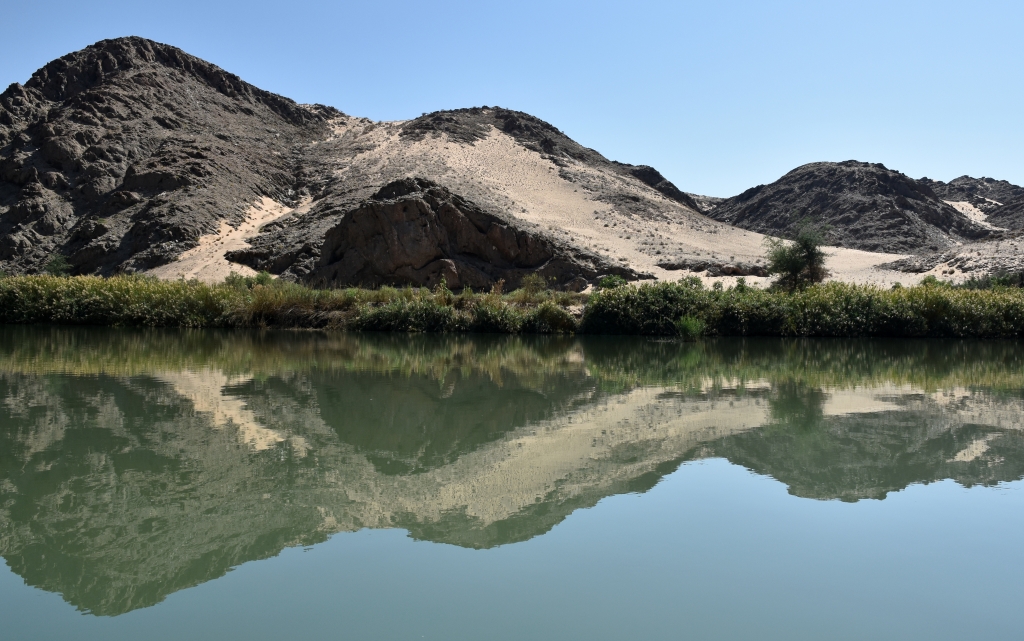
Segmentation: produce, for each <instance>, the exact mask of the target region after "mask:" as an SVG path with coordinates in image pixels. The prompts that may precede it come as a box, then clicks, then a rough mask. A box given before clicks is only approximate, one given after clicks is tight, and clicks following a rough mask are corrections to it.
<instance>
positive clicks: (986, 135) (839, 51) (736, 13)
mask: <svg viewBox="0 0 1024 641" xmlns="http://www.w3.org/2000/svg"><path fill="white" fill-rule="evenodd" d="M3 27H4V28H3V37H2V38H0V83H2V85H3V86H6V85H7V84H9V83H12V82H24V81H25V80H27V79H28V78H29V76H30V75H31V74H32V72H33V71H34V70H36V69H37V68H39V67H40V66H42V65H43V64H44V63H46V62H48V61H49V60H51V59H53V58H57V57H59V56H61V55H63V54H65V53H68V52H71V51H74V50H76V49H80V48H82V47H85V46H86V45H88V44H91V43H92V42H95V41H96V40H100V39H103V38H112V37H117V36H122V35H139V36H144V37H147V38H152V39H154V40H158V41H161V42H166V43H169V44H173V45H176V46H178V47H181V48H182V49H184V50H186V51H188V52H189V53H192V54H194V55H197V56H199V57H201V58H205V59H207V60H210V61H211V62H214V63H216V64H218V65H220V66H221V67H223V68H225V69H227V70H228V71H231V72H233V73H236V74H238V75H240V76H241V77H242V78H243V79H245V80H247V81H249V82H251V83H253V84H255V85H257V86H259V87H262V88H264V89H268V90H271V91H274V92H277V93H280V94H283V95H285V96H288V97H290V98H294V99H295V100H298V101H300V102H320V103H324V104H329V105H332V106H335V107H337V108H339V109H341V110H342V111H344V112H346V113H349V114H353V115H359V116H367V117H369V118H373V119H377V120H397V119H405V118H410V117H414V116H418V115H420V114H421V113H422V112H427V111H433V110H437V109H447V108H456V107H470V106H474V105H491V106H494V105H500V106H502V107H508V108H513V109H519V110H522V111H526V112H529V113H532V114H534V115H536V116H538V117H540V118H543V119H545V120H547V121H549V122H551V123H552V124H554V125H555V126H556V127H558V128H560V129H562V130H563V131H564V132H566V133H567V134H568V135H570V136H571V137H573V138H574V139H576V140H577V141H579V142H580V143H582V144H584V145H586V146H588V147H593V148H595V149H597V150H598V151H600V152H601V153H603V154H604V155H605V156H607V157H609V158H612V159H614V160H620V161H623V162H631V163H637V164H640V163H643V164H650V165H653V166H655V167H657V168H658V169H659V170H661V172H662V173H663V174H665V175H666V176H667V177H668V178H669V179H671V180H672V181H673V182H675V183H676V185H678V186H679V187H680V188H682V189H685V190H687V191H694V192H699V193H705V194H710V195H717V196H728V195H733V194H735V193H738V192H740V191H742V190H743V189H746V188H747V187H750V186H753V185H755V184H758V183H765V182H770V181H773V180H775V179H776V178H778V177H779V176H781V175H782V174H784V173H785V172H786V171H788V170H790V169H792V168H793V167H796V166H798V165H801V164H803V163H806V162H811V161H816V160H847V159H858V160H866V161H871V162H882V163H885V165H886V166H888V167H892V168H895V169H899V170H900V171H903V172H904V173H906V174H909V175H911V176H913V177H921V176H929V177H931V178H938V179H942V180H949V179H952V178H955V177H956V176H960V175H962V174H970V175H972V176H982V175H985V176H992V177H996V178H1003V179H1006V180H1010V181H1011V182H1014V183H1016V184H1024V127H1022V117H1024V2H1021V1H1020V0H1012V1H1011V0H1005V1H1001V2H987V1H984V0H973V1H971V2H947V1H942V0H932V1H928V2H926V1H901V0H886V1H874V0H859V1H857V2H848V1H829V0H822V1H820V2H795V1H775V2H767V1H762V2H746V1H732V2H730V1H717V2H714V1H709V0H703V1H701V2H645V1H641V0H633V1H630V2H614V3H613V2H599V1H590V2H558V1H557V0H548V1H546V2H533V1H531V0H520V1H516V2H508V1H506V2H500V3H488V2H482V1H478V2H450V1H444V0H436V1H434V2H401V1H391V0H376V1H374V2H323V1H321V2H305V1H298V0H292V1H289V2H262V1H260V0H250V1H248V2H214V1H206V2H193V1H191V0H177V1H175V2H160V3H151V2H143V1H134V2H89V1H88V0H76V1H73V2H66V1H63V0H60V1H51V2H47V3H45V4H41V3H33V2H7V3H5V6H4V9H3Z"/></svg>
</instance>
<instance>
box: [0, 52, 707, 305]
mask: <svg viewBox="0 0 1024 641" xmlns="http://www.w3.org/2000/svg"><path fill="white" fill-rule="evenodd" d="M406 179H414V180H418V181H424V180H425V181H429V182H431V183H432V184H434V185H436V189H444V190H447V192H446V193H447V194H448V195H446V196H444V199H447V202H450V203H454V202H456V201H457V202H458V203H461V204H460V205H458V206H457V207H462V208H463V209H460V211H463V213H465V211H464V210H465V208H469V209H472V210H473V211H474V212H478V213H476V214H474V216H476V217H477V218H476V219H478V220H479V219H480V218H479V217H480V216H481V215H484V214H486V216H489V217H491V218H489V219H488V220H489V222H488V223H487V224H488V225H489V226H490V227H488V228H489V229H493V231H492V232H487V230H479V231H480V232H481V233H484V234H487V233H490V234H491V235H490V236H488V238H489V241H488V243H483V242H482V241H481V240H480V239H477V240H474V241H472V242H469V244H462V245H459V247H457V248H456V249H452V246H451V243H450V242H449V240H450V239H447V240H446V239H443V238H441V237H440V236H436V237H435V236H430V235H429V234H428V235H427V236H424V237H422V238H420V239H419V240H418V241H417V242H418V243H422V242H427V243H428V244H429V243H431V242H435V241H436V243H438V244H436V246H435V245H431V246H430V248H429V249H424V248H423V247H420V249H419V250H417V251H418V252H419V254H418V255H417V257H416V260H423V261H426V262H424V263H419V262H416V261H415V260H414V263H415V264H413V263H410V264H409V266H410V270H409V271H407V272H405V274H406V276H404V277H401V278H398V277H389V278H390V280H392V281H395V280H399V281H401V280H404V281H405V282H409V283H412V284H431V281H430V278H432V277H434V276H436V274H438V273H439V272H438V269H437V268H436V265H434V263H435V262H436V261H437V260H453V261H454V267H453V268H454V269H455V270H456V271H457V270H458V269H460V266H466V268H467V269H469V273H467V274H466V275H465V276H462V275H459V276H458V277H457V278H455V280H458V281H460V282H462V281H465V282H467V283H473V284H474V286H477V285H479V286H484V285H486V284H487V282H488V281H489V279H491V278H492V277H493V276H494V275H496V274H499V273H500V274H502V275H503V276H504V275H509V274H510V272H508V271H507V270H508V269H513V270H518V271H515V274H512V276H511V278H512V280H513V281H514V280H515V278H516V275H519V274H522V273H525V272H527V271H536V270H540V271H542V272H544V273H551V274H557V275H558V278H559V279H560V280H561V282H564V283H568V282H580V280H579V279H582V280H584V281H588V282H589V281H591V280H593V278H594V277H595V276H596V275H599V274H605V273H620V274H622V275H624V276H626V277H628V278H637V277H638V276H639V275H640V273H639V272H642V271H646V269H647V268H654V265H655V264H656V263H657V262H658V260H660V258H661V256H662V254H664V253H667V252H669V251H673V250H674V251H676V252H682V251H686V246H685V243H677V244H676V245H678V246H676V247H672V246H670V244H667V243H665V242H664V240H660V239H661V238H663V237H664V236H663V235H661V234H658V233H656V232H655V231H652V227H654V226H657V225H663V224H674V225H677V226H684V225H685V226H689V227H692V228H694V229H695V230H696V231H697V233H698V234H701V233H704V234H711V233H713V232H714V231H715V230H716V228H717V227H718V226H716V225H715V224H714V223H712V222H711V221H708V220H707V219H705V218H703V217H702V216H700V215H699V213H697V211H698V206H697V204H696V203H695V202H694V201H693V200H692V198H691V197H690V196H688V195H687V194H685V193H683V192H681V191H680V190H679V189H677V188H676V187H675V186H674V185H673V184H672V183H671V182H669V181H667V180H666V179H665V178H664V176H662V175H661V174H660V173H658V172H657V171H656V170H654V169H653V168H651V167H647V166H634V165H628V164H622V163H616V162H612V161H609V160H607V159H605V158H604V157H603V156H601V155H600V154H598V153H597V152H596V151H593V150H591V149H587V148H585V147H583V146H581V145H579V144H577V143H576V142H574V141H572V140H571V139H570V138H568V137H567V136H565V135H564V134H563V133H562V132H560V131H559V130H557V129H556V128H554V127H553V126H551V125H549V124H548V123H545V122H543V121H541V120H539V119H537V118H534V117H532V116H529V115H527V114H524V113H521V112H516V111H511V110H507V109H501V108H498V107H493V108H492V107H481V108H473V109H462V110H456V111H446V112H438V113H433V114H427V115H425V116H423V117H421V118H417V119H415V120H411V121H403V122H394V123H376V122H372V121H369V120H367V119H364V118H353V117H349V116H346V115H344V114H342V113H341V112H339V111H337V110H335V109H333V108H329V107H323V106H320V105H299V104H296V103H294V102H293V101H291V100H288V99H287V98H283V97H281V96H277V95H274V94H271V93H269V92H266V91H262V90H260V89H258V88H256V87H253V86H252V85H249V84H247V83H245V82H243V81H242V80H240V79H239V78H238V77H237V76H234V75H232V74H230V73H227V72H225V71H223V70H221V69H219V68H218V67H216V66H214V65H212V64H210V63H207V62H205V61H202V60H200V59H198V58H195V57H193V56H190V55H188V54H186V53H184V52H182V51H180V50H179V49H176V48H174V47H171V46H168V45H163V44H159V43H155V42H152V41H149V40H144V39H141V38H135V37H131V38H120V39H117V40H106V41H102V42H99V43H97V44H95V45H92V46H90V47H87V48H86V49H84V50H82V51H79V52H76V53H72V54H69V55H67V56H65V57H63V58H61V59H59V60H56V61H54V62H51V63H49V64H48V65H46V66H45V67H43V68H42V69H40V70H39V71H38V72H36V73H35V74H33V76H32V78H31V79H30V80H28V81H27V82H26V83H25V84H24V85H21V84H14V85H11V86H10V87H9V88H8V89H7V90H6V91H4V92H3V94H2V95H0V269H3V270H4V271H6V272H9V273H33V272H37V271H40V270H41V269H42V268H43V267H44V266H45V265H46V263H47V262H48V261H49V260H50V259H51V258H52V257H53V256H55V255H63V256H65V257H66V258H67V261H68V262H69V263H70V264H71V266H72V271H73V273H81V274H88V273H97V274H113V273H118V272H139V271H149V270H153V269H154V268H159V271H157V272H155V273H158V274H160V275H161V276H165V277H177V276H185V277H191V276H195V275H197V273H199V272H200V271H201V272H202V274H204V277H205V276H206V275H211V276H210V277H211V278H215V277H216V276H220V277H223V276H224V275H226V274H227V273H229V272H230V271H232V270H235V271H242V272H245V271H246V270H248V269H267V270H269V271H271V272H272V273H275V274H279V275H281V276H283V277H286V278H290V279H293V280H300V281H324V280H328V281H330V282H334V283H337V284H357V281H351V282H346V281H345V280H344V279H345V278H348V277H349V276H351V277H353V278H359V277H362V276H359V274H362V273H363V272H359V271H358V270H357V271H355V272H352V271H345V270H341V271H339V270H338V269H334V268H333V267H331V265H332V264H333V262H332V261H336V260H338V259H339V255H338V254H337V252H338V247H337V246H336V244H337V243H338V242H340V240H339V237H338V234H340V233H342V231H341V230H342V229H349V231H351V229H350V227H351V225H350V224H348V223H346V224H342V221H343V220H345V219H346V218H347V217H349V216H350V215H351V216H353V217H365V214H366V212H368V211H370V210H371V209H373V207H374V206H375V205H374V203H376V202H378V201H379V198H378V199H375V195H376V194H379V193H381V190H382V189H386V188H389V187H388V186H389V185H392V184H393V183H395V182H396V181H403V180H406ZM424 184H425V183H424ZM435 213H436V212H435ZM394 222H395V221H394V220H391V221H388V222H383V221H382V224H385V225H391V224H393V223H394ZM602 225H603V227H602ZM357 226H358V225H357ZM606 228H607V229H606ZM461 229H463V230H466V229H468V227H466V226H465V224H463V225H462V227H461ZM243 230H248V231H246V232H245V233H243ZM378 231H380V230H378ZM449 231H450V230H449ZM628 232H632V233H628ZM346 233H348V232H346ZM329 235H330V236H331V241H330V242H331V243H332V244H331V250H330V251H331V256H330V257H325V256H324V255H323V254H322V248H323V245H324V243H325V242H327V239H328V236H329ZM624 237H625V238H626V239H628V240H629V241H631V242H625V243H623V246H622V247H618V248H616V247H612V246H611V245H612V244H613V241H614V243H618V242H619V241H620V240H623V238H624ZM709 237H710V236H709ZM659 240H660V242H659ZM506 242H509V243H512V244H509V245H505V244H503V243H506ZM446 243H447V244H446ZM523 243H526V244H528V245H530V246H531V247H534V246H535V247H543V248H544V249H543V251H541V252H540V253H536V252H535V253H533V254H530V253H529V252H527V253H526V254H523V253H522V247H523V246H524V245H523ZM691 250H692V248H691ZM452 251H455V253H456V254H458V255H459V258H458V259H454V258H449V257H448V256H449V254H451V252H452ZM696 252H697V250H692V251H691V253H696ZM229 253H230V259H229V258H228V257H227V256H226V254H229ZM527 255H528V258H527V257H526V256H527ZM498 256H501V257H502V258H501V259H500V260H499V261H498V262H497V263H495V264H494V267H493V269H491V268H482V267H481V265H483V264H484V263H488V262H489V261H491V260H498V259H497V257H498ZM514 257H517V258H514ZM378 259H381V260H382V261H383V262H380V263H379V264H378V263H374V264H373V265H371V266H369V267H368V269H369V270H370V271H373V272H375V273H378V274H383V273H389V272H390V271H391V270H392V268H393V267H394V265H393V264H391V263H392V262H394V261H393V260H392V259H391V258H389V257H387V256H372V257H371V260H372V261H377V260H378ZM388 261H391V262H388ZM470 264H472V265H474V267H472V268H470V267H469V265H470ZM430 265H434V266H430ZM449 267H452V266H451V265H449ZM325 270H327V271H328V272H330V273H329V275H325V274H326V272H325ZM339 279H340V280H339ZM410 279H411V280H410ZM384 280H388V279H384ZM451 280H452V278H449V281H451ZM375 282H376V281H375ZM510 284H513V283H510Z"/></svg>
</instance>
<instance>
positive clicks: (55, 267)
mask: <svg viewBox="0 0 1024 641" xmlns="http://www.w3.org/2000/svg"><path fill="white" fill-rule="evenodd" d="M43 271H44V272H46V273H47V274H49V275H50V276H67V275H68V274H70V273H71V263H69V262H68V259H67V258H64V257H63V256H61V255H60V254H57V255H56V256H54V257H53V258H51V259H50V260H48V261H47V262H46V265H45V266H43Z"/></svg>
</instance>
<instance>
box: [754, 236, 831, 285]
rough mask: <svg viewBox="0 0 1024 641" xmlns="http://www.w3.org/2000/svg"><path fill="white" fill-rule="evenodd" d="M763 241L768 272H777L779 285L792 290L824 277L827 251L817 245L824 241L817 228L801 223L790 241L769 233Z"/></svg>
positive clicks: (771, 274) (770, 273)
mask: <svg viewBox="0 0 1024 641" xmlns="http://www.w3.org/2000/svg"><path fill="white" fill-rule="evenodd" d="M764 242H765V245H766V246H767V248H768V253H767V255H766V256H765V258H766V260H767V262H768V270H767V271H768V275H769V276H778V277H779V279H778V281H777V285H779V286H780V287H784V288H786V289H788V290H790V291H792V290H794V289H798V288H802V287H806V286H807V285H810V284H812V283H820V282H822V281H823V280H825V278H827V277H828V270H827V269H825V259H826V258H828V254H826V253H825V252H824V251H822V249H821V246H822V245H824V244H825V241H824V237H823V235H822V233H821V231H819V230H817V229H814V228H812V227H809V226H806V225H805V226H803V227H801V228H800V230H799V231H798V232H797V234H796V238H795V239H793V240H792V241H785V240H780V239H778V238H770V237H769V238H765V240H764Z"/></svg>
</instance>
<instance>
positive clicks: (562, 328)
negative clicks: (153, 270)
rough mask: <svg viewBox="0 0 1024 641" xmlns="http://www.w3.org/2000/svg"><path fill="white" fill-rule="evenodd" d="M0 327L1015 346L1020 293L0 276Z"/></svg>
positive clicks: (1023, 329) (1021, 321) (1021, 323)
mask: <svg viewBox="0 0 1024 641" xmlns="http://www.w3.org/2000/svg"><path fill="white" fill-rule="evenodd" d="M0 323H11V324H34V323H55V324H74V325H107V326H141V327H278V328H311V329H312V328H319V329H337V330H356V331H397V332H409V331H412V332H448V333H452V332H491V333H508V334H518V333H536V334H573V333H585V334H634V335H654V336H673V335H678V334H679V333H680V332H683V333H686V334H689V336H690V337H691V338H692V337H695V335H696V334H705V335H712V336H831V337H859V336H879V337H941V338H953V337H956V338H1018V337H1020V336H1022V335H1024V290H1022V289H1021V288H1017V287H998V286H997V287H993V288H990V289H982V290H971V289H957V288H952V287H948V286H944V285H942V284H939V283H930V284H928V283H926V284H923V285H919V286H914V287H906V288H903V287H898V288H895V289H883V288H879V287H874V286H870V285H852V284H844V283H828V284H825V285H817V286H813V287H809V288H807V289H804V290H800V291H796V292H792V293H790V292H784V291H773V290H765V289H757V288H752V287H747V286H744V285H743V284H742V283H741V284H739V285H737V286H735V287H731V288H722V289H707V288H705V287H704V286H703V285H702V284H701V283H700V281H699V280H697V279H687V280H684V281H681V282H679V283H658V284H645V285H639V286H635V285H625V286H621V287H617V288H614V289H607V290H602V291H598V292H596V293H593V294H576V293H571V292H554V291H546V290H541V289H539V288H535V289H529V290H527V289H521V290H516V291H514V292H510V293H502V292H500V291H492V292H489V293H474V292H470V291H468V290H466V291H463V292H461V293H455V292H451V291H449V290H448V289H446V288H443V287H442V288H437V289H435V290H434V291H430V290H426V289H422V288H421V289H414V288H402V289H399V288H392V287H382V288H380V289H376V290H366V289H341V290H317V289H311V288H308V287H304V286H302V285H297V284H294V283H286V282H282V281H276V280H273V279H270V278H269V277H250V278H242V277H234V278H229V279H228V280H226V281H224V282H223V283H220V284H215V285H210V284H205V283H200V282H197V281H159V280H156V279H153V278H147V277H140V276H119V277H114V278H99V277H94V276H76V277H61V276H12V277H6V278H2V279H0Z"/></svg>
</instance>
